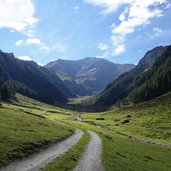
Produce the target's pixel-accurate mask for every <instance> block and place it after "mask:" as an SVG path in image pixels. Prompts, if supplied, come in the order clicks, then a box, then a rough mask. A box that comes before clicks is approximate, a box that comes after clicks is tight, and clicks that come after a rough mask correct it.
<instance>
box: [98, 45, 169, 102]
mask: <svg viewBox="0 0 171 171" xmlns="http://www.w3.org/2000/svg"><path fill="white" fill-rule="evenodd" d="M170 66H171V46H165V47H163V46H159V47H156V48H154V49H152V50H150V51H148V52H147V53H146V54H145V56H144V57H143V58H142V59H141V60H140V62H139V63H138V65H137V66H136V67H135V68H134V69H132V70H131V71H130V72H127V73H125V74H122V75H121V76H120V77H119V78H118V79H116V80H115V81H113V82H112V83H110V84H109V85H108V86H107V87H106V89H105V90H104V91H102V92H101V93H100V94H99V95H98V96H97V97H96V103H99V104H103V105H113V104H114V103H116V102H118V101H123V100H125V99H126V101H128V100H129V101H131V102H135V103H137V102H141V101H145V100H149V99H152V98H155V97H157V96H159V95H162V94H164V93H166V92H168V91H170V90H171V81H170V80H171V77H170V76H171V74H170V73H171V68H170Z"/></svg>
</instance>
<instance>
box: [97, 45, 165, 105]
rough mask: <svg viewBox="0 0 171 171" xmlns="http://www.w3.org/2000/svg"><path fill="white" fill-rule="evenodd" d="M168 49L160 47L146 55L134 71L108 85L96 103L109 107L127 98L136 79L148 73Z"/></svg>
mask: <svg viewBox="0 0 171 171" xmlns="http://www.w3.org/2000/svg"><path fill="white" fill-rule="evenodd" d="M166 49H167V46H158V47H155V48H153V49H152V50H149V51H148V52H147V53H145V55H144V57H143V58H142V59H141V60H140V61H139V63H138V65H137V66H136V67H135V68H134V69H132V70H131V71H129V72H127V73H124V74H122V75H121V76H119V77H118V78H117V79H116V80H114V81H113V82H111V83H110V84H108V85H107V86H106V88H105V89H104V90H103V91H102V92H101V93H99V94H98V95H97V97H95V99H96V103H100V104H104V105H107V106H108V105H112V104H114V103H116V102H117V101H118V100H121V99H123V98H124V97H126V96H127V93H128V92H127V91H126V90H127V88H128V87H129V86H130V85H131V84H132V83H133V81H134V80H135V79H136V78H138V77H141V75H142V74H143V73H144V72H148V70H149V69H150V68H151V67H152V66H153V64H154V63H155V62H156V61H157V59H158V58H159V57H160V56H161V55H162V54H163V53H164V51H165V50H166Z"/></svg>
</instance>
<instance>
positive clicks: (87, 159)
mask: <svg viewBox="0 0 171 171" xmlns="http://www.w3.org/2000/svg"><path fill="white" fill-rule="evenodd" d="M88 132H89V134H90V136H91V140H90V142H89V143H88V145H87V148H86V150H85V152H84V153H83V155H82V157H81V160H80V162H79V163H78V165H77V166H76V168H75V169H74V171H103V168H102V165H101V160H100V154H101V149H102V144H101V139H100V138H99V136H98V135H97V134H96V133H95V132H92V131H88Z"/></svg>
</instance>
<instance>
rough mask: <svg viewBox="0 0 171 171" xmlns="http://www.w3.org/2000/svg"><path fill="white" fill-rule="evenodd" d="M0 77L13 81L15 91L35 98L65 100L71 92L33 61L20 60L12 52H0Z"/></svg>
mask: <svg viewBox="0 0 171 171" xmlns="http://www.w3.org/2000/svg"><path fill="white" fill-rule="evenodd" d="M0 78H1V79H3V80H11V81H13V83H14V85H15V87H16V90H17V92H19V93H21V94H24V95H27V96H29V97H32V98H35V99H37V100H40V101H43V102H47V103H54V102H55V101H57V102H66V101H67V97H68V96H70V97H71V96H72V95H73V94H72V93H71V92H70V91H69V90H68V88H66V87H65V85H64V84H63V82H62V81H61V80H60V79H59V78H58V77H57V76H56V75H55V74H53V73H51V72H49V71H48V70H47V69H46V68H44V67H41V66H39V65H37V64H36V63H35V62H33V61H22V60H19V59H17V58H15V57H14V55H13V54H12V53H4V52H2V51H1V52H0Z"/></svg>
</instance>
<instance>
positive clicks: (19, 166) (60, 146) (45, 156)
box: [0, 129, 83, 171]
mask: <svg viewBox="0 0 171 171" xmlns="http://www.w3.org/2000/svg"><path fill="white" fill-rule="evenodd" d="M82 135H83V132H82V131H81V130H79V129H76V131H75V133H74V135H72V136H71V137H69V138H67V139H66V140H64V141H61V142H59V143H57V144H54V145H53V146H51V147H49V148H47V149H46V150H44V151H42V152H39V153H37V154H34V155H32V156H30V157H29V158H27V159H25V160H22V161H17V162H14V163H12V164H11V165H9V166H7V167H5V168H0V171H38V170H39V169H40V168H42V167H44V166H45V165H46V164H47V163H49V162H51V161H52V160H53V159H55V158H56V157H58V156H60V155H61V154H63V153H64V152H66V151H67V150H68V149H69V148H70V147H71V146H73V145H75V144H76V143H77V142H78V140H79V139H80V138H81V136H82Z"/></svg>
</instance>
